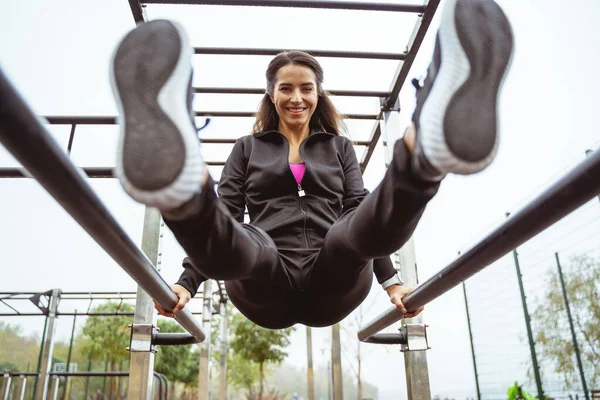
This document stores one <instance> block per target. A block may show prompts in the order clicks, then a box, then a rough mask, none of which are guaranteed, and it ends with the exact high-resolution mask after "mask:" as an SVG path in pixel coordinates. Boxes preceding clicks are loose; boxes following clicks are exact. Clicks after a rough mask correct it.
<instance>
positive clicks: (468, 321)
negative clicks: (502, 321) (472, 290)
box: [462, 282, 481, 400]
mask: <svg viewBox="0 0 600 400" xmlns="http://www.w3.org/2000/svg"><path fill="white" fill-rule="evenodd" d="M462 287H463V294H464V296H465V308H466V310H467V325H468V326H469V341H470V342H471V354H472V355H473V370H474V371H475V387H476V389H477V400H481V391H480V390H479V374H478V373H477V361H476V359H475V344H474V343H473V330H472V329H471V314H470V313H469V302H468V300H467V286H466V285H465V283H464V282H463V284H462Z"/></svg>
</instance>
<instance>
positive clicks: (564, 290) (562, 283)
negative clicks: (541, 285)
mask: <svg viewBox="0 0 600 400" xmlns="http://www.w3.org/2000/svg"><path fill="white" fill-rule="evenodd" d="M554 256H555V257H556V267H557V268H558V278H559V279H560V287H561V289H562V294H563V299H564V300H565V308H566V309H567V318H568V319H569V327H570V328H571V336H572V337H573V348H574V349H575V357H577V367H579V374H580V376H581V385H582V386H583V392H584V393H585V400H590V395H589V393H588V388H587V383H586V381H585V373H584V371H583V363H582V362H581V353H580V352H579V344H578V343H577V335H576V334H575V327H574V326H573V317H572V316H571V306H570V305H569V297H568V296H567V287H566V285H565V278H564V276H563V273H562V267H561V265H560V258H559V257H558V253H554Z"/></svg>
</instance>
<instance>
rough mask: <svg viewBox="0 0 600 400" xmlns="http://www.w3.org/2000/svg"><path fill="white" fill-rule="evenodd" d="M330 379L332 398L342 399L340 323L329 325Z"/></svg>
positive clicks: (334, 399) (335, 399)
mask: <svg viewBox="0 0 600 400" xmlns="http://www.w3.org/2000/svg"><path fill="white" fill-rule="evenodd" d="M331 380H332V392H333V397H332V399H333V400H343V398H344V384H343V380H342V346H341V341H340V324H339V323H338V324H335V325H333V326H332V327H331Z"/></svg>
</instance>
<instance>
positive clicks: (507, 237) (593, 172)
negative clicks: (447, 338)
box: [358, 150, 600, 341]
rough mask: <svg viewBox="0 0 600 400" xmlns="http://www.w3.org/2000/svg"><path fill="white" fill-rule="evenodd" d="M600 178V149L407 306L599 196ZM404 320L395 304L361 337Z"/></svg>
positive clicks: (444, 289) (441, 289)
mask: <svg viewBox="0 0 600 400" xmlns="http://www.w3.org/2000/svg"><path fill="white" fill-rule="evenodd" d="M598 177H600V150H596V151H595V152H594V153H593V154H592V155H591V156H589V157H588V158H587V159H586V160H584V161H582V162H581V163H580V164H579V165H578V166H577V167H575V168H573V169H572V170H571V171H569V172H568V173H567V174H565V176H563V177H562V178H561V179H560V180H558V181H557V182H556V183H555V184H554V185H552V186H551V187H550V188H549V189H547V190H546V191H544V192H543V193H542V194H540V195H539V196H537V197H536V198H535V199H534V200H533V201H531V202H530V203H529V204H527V205H526V206H525V207H523V208H522V209H521V210H519V211H518V212H517V213H515V214H514V215H512V216H511V217H510V218H509V219H507V220H506V222H504V223H503V224H502V225H501V226H500V227H498V228H497V229H496V230H494V231H493V232H492V233H490V234H489V235H488V236H486V237H485V238H484V239H483V240H481V241H480V242H479V243H477V244H476V245H475V246H473V247H472V248H471V249H470V250H469V251H467V252H466V253H464V254H462V255H461V256H460V257H459V258H457V259H456V260H455V261H454V262H452V263H451V264H450V265H448V266H447V267H446V268H444V269H442V270H441V271H440V272H438V273H437V274H435V275H434V276H433V277H432V278H430V279H429V280H427V281H426V282H424V283H422V284H421V285H419V286H418V287H417V288H416V289H415V290H414V291H413V292H412V293H411V294H409V295H408V296H406V298H405V299H404V305H405V307H406V309H407V310H409V311H414V310H416V309H418V308H419V307H421V306H424V305H425V304H427V303H429V302H430V301H432V300H433V299H435V298H437V297H439V296H441V295H442V294H444V293H446V292H447V291H449V290H450V289H452V288H453V287H455V286H456V285H458V284H459V283H461V282H462V281H464V280H466V279H468V278H469V277H471V276H473V275H474V274H476V273H477V272H479V271H481V270H482V269H484V268H485V267H487V266H488V265H490V264H492V263H493V262H494V261H497V260H498V259H500V258H501V257H503V256H504V255H505V254H507V253H508V252H510V251H512V250H513V249H515V248H516V247H518V246H520V245H521V244H523V243H525V242H526V241H527V240H529V239H530V238H532V237H533V236H535V235H537V234H538V233H540V232H542V231H543V230H544V229H546V228H547V227H549V226H550V225H552V224H553V223H555V222H557V221H558V220H560V219H561V218H563V217H565V216H567V215H568V214H569V213H571V212H573V211H574V210H575V209H577V208H578V207H580V206H581V205H583V204H585V203H586V202H588V201H590V200H591V199H593V198H595V197H596V196H597V195H598V194H600V179H598ZM400 319H402V314H401V313H400V312H399V311H398V309H397V308H395V307H391V308H390V309H388V310H387V311H386V312H384V313H383V314H381V315H380V316H379V317H377V318H375V319H374V320H373V321H371V322H370V323H368V324H367V325H365V326H364V327H363V328H362V329H361V330H360V331H359V332H358V338H359V340H362V341H366V340H368V339H369V337H371V336H372V335H374V334H375V333H377V332H379V331H381V330H382V329H385V328H387V327H388V326H390V325H392V324H393V323H395V322H397V321H399V320H400Z"/></svg>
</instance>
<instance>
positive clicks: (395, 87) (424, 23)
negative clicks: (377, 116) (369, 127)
mask: <svg viewBox="0 0 600 400" xmlns="http://www.w3.org/2000/svg"><path fill="white" fill-rule="evenodd" d="M439 4H440V0H429V3H428V4H427V7H425V10H424V11H423V16H422V17H421V21H420V25H419V28H418V30H417V33H416V34H415V35H414V40H413V42H412V44H410V43H409V45H410V48H409V49H408V53H407V54H406V58H405V60H404V62H403V63H402V64H401V65H400V66H399V67H398V71H397V72H396V74H395V78H394V79H393V84H392V88H391V90H390V91H391V94H390V95H389V96H388V97H387V98H386V100H385V103H384V106H383V107H384V110H392V109H393V107H394V105H395V104H396V101H397V100H398V96H399V95H400V89H402V86H403V85H404V82H405V81H406V78H407V76H408V73H409V71H410V69H411V67H412V65H413V62H414V61H415V58H416V56H417V52H418V51H419V49H420V48H421V44H422V43H423V39H424V38H425V34H426V33H427V30H428V29H429V26H430V25H431V20H432V19H433V16H434V15H435V11H436V10H437V8H438V5H439ZM417 23H418V24H419V22H417Z"/></svg>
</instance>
